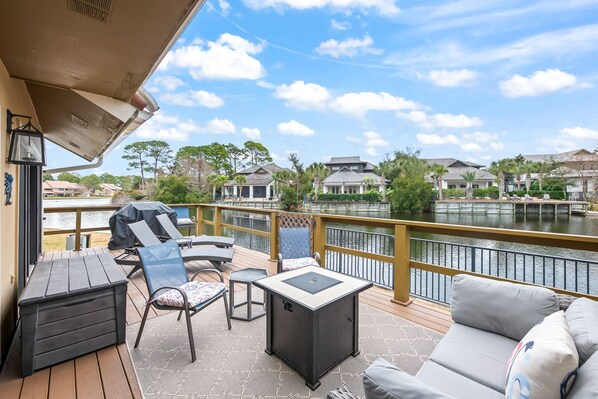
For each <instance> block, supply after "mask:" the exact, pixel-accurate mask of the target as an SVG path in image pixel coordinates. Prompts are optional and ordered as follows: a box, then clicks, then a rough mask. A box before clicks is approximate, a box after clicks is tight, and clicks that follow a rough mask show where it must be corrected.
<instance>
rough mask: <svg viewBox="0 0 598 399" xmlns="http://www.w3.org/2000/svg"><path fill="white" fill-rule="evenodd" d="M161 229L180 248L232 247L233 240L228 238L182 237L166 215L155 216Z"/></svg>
mask: <svg viewBox="0 0 598 399" xmlns="http://www.w3.org/2000/svg"><path fill="white" fill-rule="evenodd" d="M156 219H158V222H160V224H161V225H162V228H163V229H164V230H165V231H166V234H167V235H168V238H171V239H173V240H174V241H176V242H177V243H178V244H179V246H181V247H185V246H187V247H192V246H194V245H214V246H216V247H218V248H230V247H232V246H233V244H234V242H235V239H234V238H230V237H220V236H184V235H182V234H181V233H180V232H179V230H178V229H177V228H176V226H175V225H174V224H172V222H171V221H170V218H169V217H168V215H167V214H165V213H163V214H161V215H158V216H156Z"/></svg>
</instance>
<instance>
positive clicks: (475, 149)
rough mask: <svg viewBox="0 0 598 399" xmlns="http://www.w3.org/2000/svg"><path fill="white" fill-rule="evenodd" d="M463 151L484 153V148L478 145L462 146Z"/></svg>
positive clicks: (468, 144)
mask: <svg viewBox="0 0 598 399" xmlns="http://www.w3.org/2000/svg"><path fill="white" fill-rule="evenodd" d="M461 150H462V151H465V152H484V148H483V147H482V146H481V145H479V144H476V143H465V144H461Z"/></svg>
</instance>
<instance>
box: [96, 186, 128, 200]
mask: <svg viewBox="0 0 598 399" xmlns="http://www.w3.org/2000/svg"><path fill="white" fill-rule="evenodd" d="M119 191H122V188H120V187H119V186H117V185H116V184H110V183H102V184H100V189H99V190H98V191H97V192H96V194H97V195H101V196H104V197H112V196H113V195H114V194H116V193H118V192H119Z"/></svg>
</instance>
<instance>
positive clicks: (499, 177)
mask: <svg viewBox="0 0 598 399" xmlns="http://www.w3.org/2000/svg"><path fill="white" fill-rule="evenodd" d="M512 170H513V161H512V160H511V159H509V158H505V159H501V160H500V161H495V162H492V163H491V164H490V167H489V168H488V171H489V172H490V173H492V174H493V175H495V176H496V182H497V183H498V200H499V201H502V197H503V195H504V192H505V174H506V173H509V172H511V171H512Z"/></svg>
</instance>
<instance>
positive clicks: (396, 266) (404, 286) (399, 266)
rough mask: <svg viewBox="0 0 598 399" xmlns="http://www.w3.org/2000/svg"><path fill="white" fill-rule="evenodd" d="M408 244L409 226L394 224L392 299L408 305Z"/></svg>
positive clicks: (409, 300)
mask: <svg viewBox="0 0 598 399" xmlns="http://www.w3.org/2000/svg"><path fill="white" fill-rule="evenodd" d="M409 245H410V237H409V227H407V226H405V225H400V224H397V225H395V248H394V249H395V256H394V262H393V273H394V280H393V282H394V299H393V300H392V301H393V302H395V303H398V304H400V305H404V306H407V305H409V304H410V303H411V301H412V299H411V298H410V297H409V281H410V269H409V258H410V248H409Z"/></svg>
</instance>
